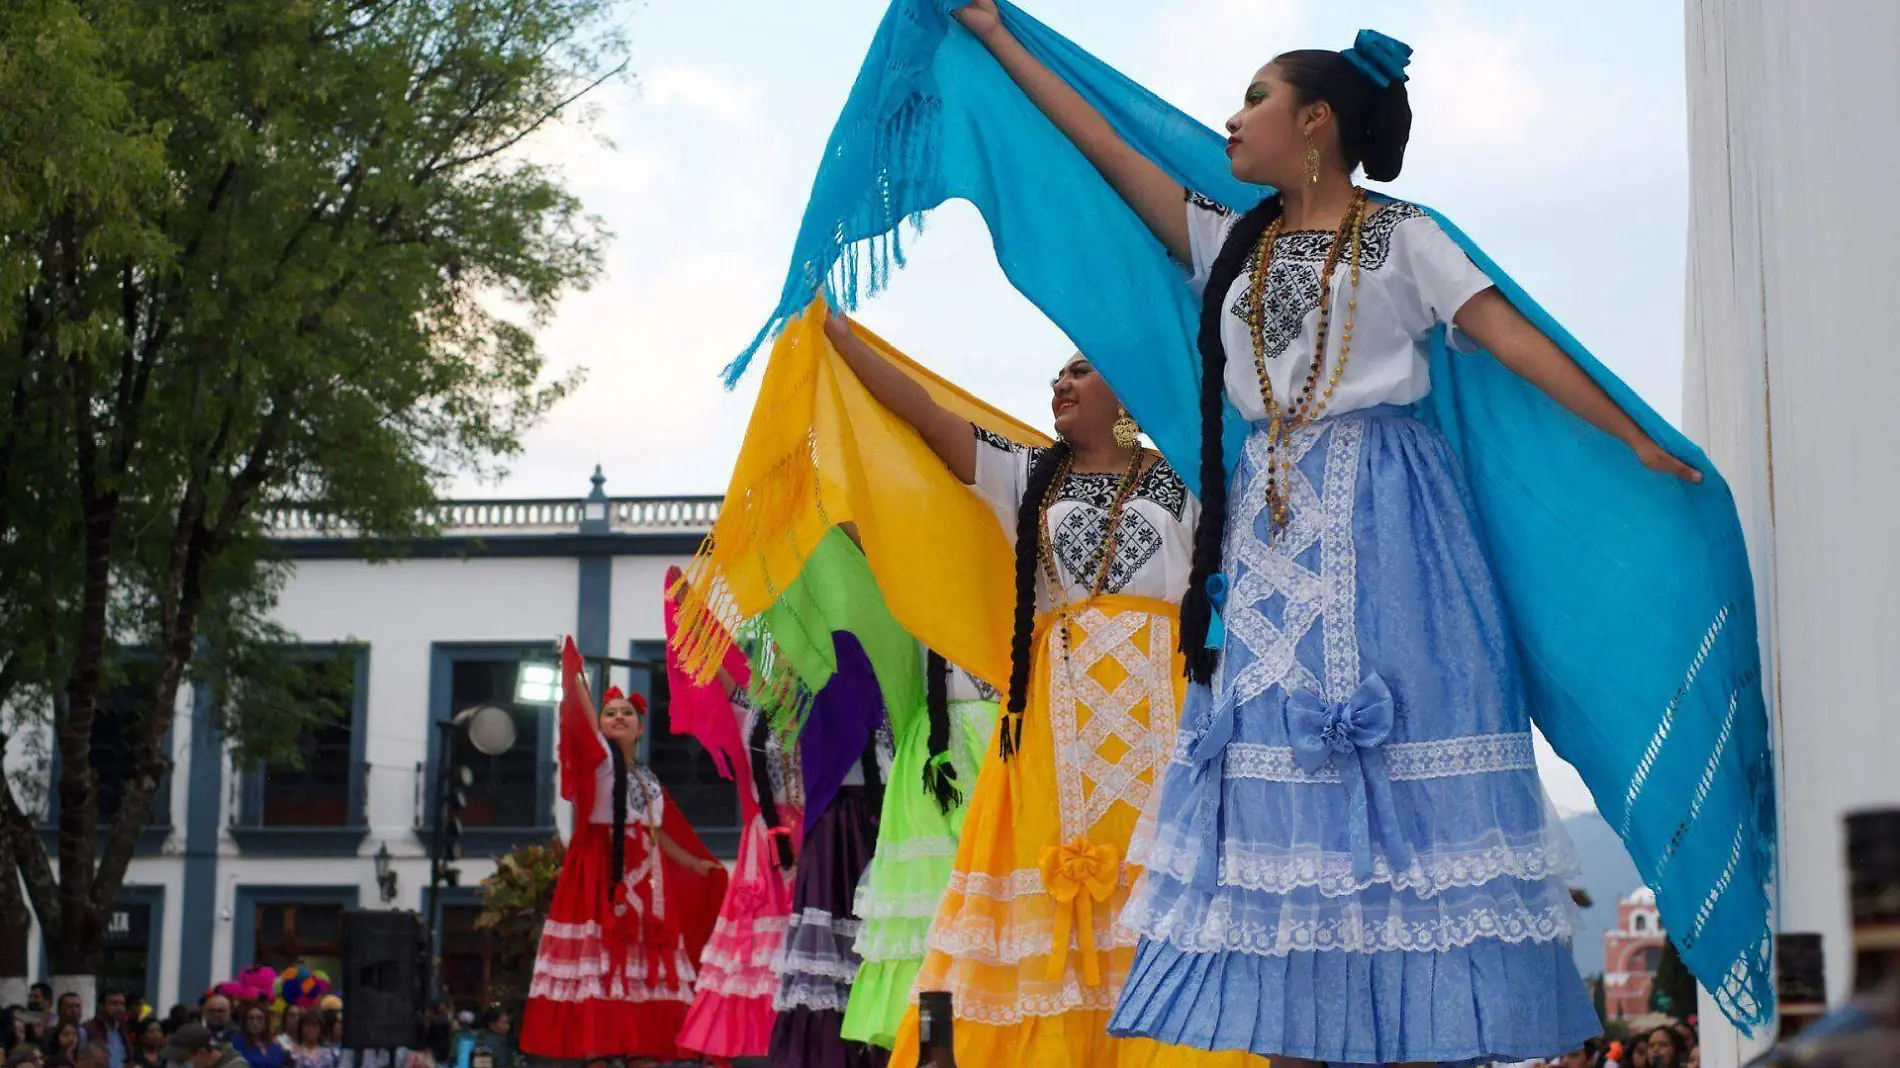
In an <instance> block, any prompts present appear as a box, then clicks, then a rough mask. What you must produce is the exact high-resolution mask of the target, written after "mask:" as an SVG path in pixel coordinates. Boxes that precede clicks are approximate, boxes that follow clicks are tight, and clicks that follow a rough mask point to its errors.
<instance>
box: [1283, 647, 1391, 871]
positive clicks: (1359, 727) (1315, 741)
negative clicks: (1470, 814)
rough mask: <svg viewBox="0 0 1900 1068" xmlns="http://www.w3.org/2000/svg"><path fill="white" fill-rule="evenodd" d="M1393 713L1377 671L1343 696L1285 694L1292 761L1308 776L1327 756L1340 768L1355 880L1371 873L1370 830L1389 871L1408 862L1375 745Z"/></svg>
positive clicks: (1383, 736) (1386, 731)
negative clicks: (1327, 699) (1331, 700)
mask: <svg viewBox="0 0 1900 1068" xmlns="http://www.w3.org/2000/svg"><path fill="white" fill-rule="evenodd" d="M1396 715H1397V710H1396V709H1394V707H1393V705H1392V691H1391V690H1390V689H1389V688H1388V687H1387V686H1386V684H1385V680H1384V679H1381V678H1380V677H1379V676H1378V675H1376V674H1374V675H1371V676H1368V677H1367V679H1366V681H1365V682H1363V683H1360V684H1359V689H1358V690H1356V691H1354V693H1353V695H1352V696H1351V697H1348V698H1346V699H1345V700H1344V701H1338V702H1334V703H1332V704H1328V703H1327V702H1325V701H1324V700H1322V699H1321V698H1320V697H1319V695H1317V694H1313V693H1307V692H1304V691H1302V692H1300V693H1295V694H1292V695H1289V696H1288V697H1287V702H1286V720H1287V732H1288V734H1290V735H1291V736H1292V741H1293V760H1294V762H1295V763H1297V764H1298V765H1299V766H1300V767H1301V768H1303V769H1305V770H1306V773H1307V774H1309V775H1313V774H1317V773H1318V772H1319V769H1321V768H1323V767H1325V766H1326V762H1327V761H1328V760H1330V761H1332V762H1333V766H1334V767H1336V768H1338V769H1339V780H1340V783H1341V784H1342V785H1343V786H1345V788H1346V797H1347V799H1348V804H1349V805H1350V806H1351V812H1350V819H1351V821H1352V874H1353V878H1355V879H1362V880H1363V879H1369V878H1371V877H1372V836H1373V834H1374V833H1377V834H1378V836H1379V844H1380V845H1381V846H1382V847H1383V848H1384V849H1385V859H1386V860H1387V861H1388V862H1389V863H1390V864H1391V865H1392V870H1393V871H1395V872H1396V871H1403V870H1405V869H1406V868H1408V867H1411V864H1412V850H1411V847H1410V846H1409V845H1407V844H1406V841H1405V836H1404V835H1403V834H1402V833H1400V829H1399V810H1398V806H1397V805H1395V804H1393V801H1392V780H1391V779H1390V778H1388V777H1387V775H1386V770H1385V754H1384V753H1383V752H1381V751H1380V748H1379V747H1380V746H1382V745H1384V744H1385V740H1386V738H1387V737H1389V736H1390V735H1391V734H1392V726H1393V723H1394V720H1395V718H1396Z"/></svg>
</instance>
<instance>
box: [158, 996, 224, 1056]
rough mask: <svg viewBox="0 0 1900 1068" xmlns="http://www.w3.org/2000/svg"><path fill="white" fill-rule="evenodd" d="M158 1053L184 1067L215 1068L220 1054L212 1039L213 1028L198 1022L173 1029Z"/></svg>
mask: <svg viewBox="0 0 1900 1068" xmlns="http://www.w3.org/2000/svg"><path fill="white" fill-rule="evenodd" d="M227 1008H228V1007H227ZM158 1055H159V1056H160V1057H162V1058H164V1059H165V1060H166V1061H169V1062H171V1063H173V1064H178V1065H183V1066H184V1068H215V1065H216V1064H217V1063H218V1060H219V1056H220V1055H219V1053H218V1046H217V1043H215V1042H213V1041H212V1039H211V1029H210V1028H209V1027H206V1026H205V1025H204V1024H196V1023H188V1024H186V1025H184V1026H183V1027H180V1028H179V1029H178V1030H176V1031H173V1032H172V1036H171V1038H169V1039H166V1040H165V1048H164V1049H162V1050H159V1052H158Z"/></svg>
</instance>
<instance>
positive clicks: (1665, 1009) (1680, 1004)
mask: <svg viewBox="0 0 1900 1068" xmlns="http://www.w3.org/2000/svg"><path fill="white" fill-rule="evenodd" d="M1695 991H1696V982H1695V976H1694V975H1691V974H1690V972H1689V969H1688V967H1687V966H1685V965H1684V964H1683V963H1682V954H1680V953H1677V952H1676V943H1675V940H1674V939H1670V940H1667V941H1665V942H1664V943H1663V950H1662V959H1661V960H1660V961H1658V962H1657V964H1656V979H1655V981H1654V982H1653V983H1651V984H1650V987H1649V1011H1651V1012H1661V1013H1667V1014H1668V1015H1670V1016H1675V1017H1678V1018H1682V1017H1687V1016H1690V1015H1693V1014H1694V1013H1695V1005H1696V992H1695Z"/></svg>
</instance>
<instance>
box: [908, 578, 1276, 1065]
mask: <svg viewBox="0 0 1900 1068" xmlns="http://www.w3.org/2000/svg"><path fill="white" fill-rule="evenodd" d="M1177 621H1178V611H1177V609H1176V607H1175V606H1174V605H1172V604H1168V603H1166V602H1163V601H1156V600H1151V599H1148V598H1143V597H1130V596H1124V595H1117V594H1110V595H1104V596H1101V597H1097V598H1095V599H1093V600H1091V601H1089V602H1086V603H1084V604H1081V605H1076V606H1071V607H1069V608H1067V609H1065V610H1064V611H1063V612H1062V613H1060V614H1059V615H1050V616H1046V617H1044V618H1043V619H1042V620H1041V621H1039V623H1038V626H1037V629H1036V636H1035V646H1034V648H1035V650H1036V659H1035V664H1034V670H1033V671H1032V672H1031V678H1032V682H1031V689H1030V693H1029V700H1028V703H1027V715H1026V716H1025V717H1024V721H1023V727H1022V740H1021V744H1020V747H1019V748H1018V751H1017V752H1016V753H1014V754H1013V755H1012V756H1011V758H1010V759H1009V760H1007V761H1004V760H999V759H995V758H994V756H992V757H991V758H990V759H988V760H985V761H984V764H983V771H982V773H981V774H980V775H979V776H978V777H977V782H976V789H975V791H974V792H973V794H972V795H971V798H970V805H969V809H968V813H967V815H966V817H965V822H964V827H963V837H962V839H961V841H960V843H959V845H958V847H957V860H956V868H955V871H954V873H953V874H952V875H951V877H950V886H949V890H948V891H947V892H946V893H945V894H944V897H943V901H942V903H941V904H939V905H938V907H937V915H936V919H935V920H934V921H933V922H932V924H931V929H930V948H929V952H928V954H927V955H926V956H925V958H924V963H923V967H922V968H921V969H920V970H919V972H918V976H917V989H918V990H947V991H949V992H950V994H951V1001H952V1004H953V1005H954V1007H955V1011H956V1057H957V1063H959V1064H964V1065H971V1066H983V1068H989V1066H997V1068H1001V1066H1004V1065H1034V1066H1035V1068H1165V1066H1176V1065H1179V1066H1188V1065H1192V1066H1195V1068H1217V1066H1218V1068H1226V1066H1233V1068H1240V1066H1243V1065H1245V1066H1249V1068H1259V1066H1262V1065H1265V1064H1266V1061H1265V1060H1264V1059H1263V1058H1260V1057H1255V1056H1251V1055H1248V1054H1242V1053H1207V1052H1203V1051H1201V1050H1193V1049H1187V1048H1185V1047H1178V1046H1164V1045H1161V1044H1159V1043H1156V1042H1154V1041H1152V1040H1148V1039H1119V1038H1113V1037H1110V1035H1109V1034H1108V1030H1107V1028H1108V1017H1109V1013H1110V1011H1111V1010H1112V1009H1113V1008H1114V1005H1115V998H1116V996H1117V995H1118V994H1119V993H1120V992H1121V988H1122V984H1123V983H1124V982H1125V981H1126V980H1127V977H1128V969H1129V965H1130V963H1131V962H1132V960H1133V958H1134V948H1135V942H1136V935H1135V934H1134V932H1132V931H1129V930H1127V929H1126V928H1124V927H1122V926H1121V925H1120V924H1119V923H1117V922H1116V918H1117V917H1118V916H1119V915H1120V914H1121V909H1122V905H1123V904H1124V902H1125V901H1126V900H1127V897H1128V890H1129V886H1130V884H1131V883H1132V882H1133V880H1134V878H1135V877H1136V876H1137V875H1139V874H1140V868H1139V867H1138V866H1137V864H1136V863H1135V861H1134V860H1131V858H1130V847H1131V845H1134V846H1135V847H1136V850H1137V852H1138V850H1139V841H1140V838H1141V835H1139V834H1138V832H1137V827H1138V825H1141V824H1143V823H1145V822H1146V821H1145V820H1144V814H1145V813H1147V812H1148V810H1149V808H1150V802H1151V799H1153V798H1154V797H1155V796H1157V795H1158V793H1159V783H1158V781H1157V776H1158V775H1159V773H1160V772H1161V771H1162V770H1163V769H1165V768H1166V767H1167V765H1168V761H1169V759H1170V758H1171V756H1172V754H1173V750H1174V736H1175V730H1176V727H1177V725H1178V719H1179V709H1180V697H1181V693H1182V672H1181V665H1180V661H1179V657H1178V654H1177V653H1176V650H1175V644H1176V630H1177ZM1007 724H1008V717H1007V716H1006V717H1004V718H1003V719H1002V720H1001V721H999V725H998V729H999V730H1002V729H1005V728H1006V726H1007ZM995 744H996V741H995V739H994V738H992V740H991V745H992V746H994V745H995ZM993 752H994V750H992V753H993ZM1135 859H1139V858H1138V856H1137V858H1135ZM891 1063H893V1064H915V1063H917V1011H916V1009H915V1008H912V1009H911V1011H910V1013H909V1014H907V1015H906V1016H905V1018H904V1022H903V1024H902V1026H901V1027H900V1028H899V1030H898V1035H897V1045H896V1048H895V1049H894V1050H893V1051H892V1056H891Z"/></svg>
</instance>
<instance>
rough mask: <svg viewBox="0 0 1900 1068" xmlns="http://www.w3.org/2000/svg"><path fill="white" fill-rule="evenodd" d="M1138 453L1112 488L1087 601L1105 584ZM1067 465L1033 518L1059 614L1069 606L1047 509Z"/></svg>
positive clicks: (1065, 630)
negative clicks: (1065, 598)
mask: <svg viewBox="0 0 1900 1068" xmlns="http://www.w3.org/2000/svg"><path fill="white" fill-rule="evenodd" d="M1141 455H1142V450H1140V449H1135V450H1133V452H1132V453H1131V454H1130V455H1129V457H1128V469H1127V470H1126V471H1124V472H1122V479H1121V485H1119V486H1117V487H1116V488H1115V499H1114V502H1113V503H1112V504H1110V505H1109V506H1108V529H1107V530H1106V531H1105V532H1103V534H1102V543H1101V545H1100V546H1099V547H1097V549H1096V558H1095V578H1094V580H1093V581H1092V582H1090V583H1089V600H1094V599H1095V598H1097V597H1100V596H1101V595H1102V591H1103V590H1104V589H1106V588H1107V587H1108V573H1109V572H1110V571H1111V570H1112V569H1113V568H1114V566H1115V539H1116V537H1117V535H1119V534H1120V533H1121V525H1122V512H1123V510H1125V509H1126V508H1127V507H1128V498H1129V496H1130V495H1131V494H1132V493H1133V492H1134V490H1135V483H1136V482H1137V481H1139V479H1138V477H1137V476H1139V474H1140V473H1141ZM1070 467H1071V461H1070V459H1069V458H1068V457H1064V458H1063V460H1062V466H1061V467H1060V468H1058V469H1057V470H1056V477H1055V478H1054V479H1051V480H1050V482H1049V488H1048V489H1047V490H1044V491H1043V494H1042V510H1041V512H1040V514H1038V515H1037V517H1036V535H1037V537H1038V538H1039V539H1041V545H1040V549H1041V551H1040V553H1039V554H1038V555H1040V556H1041V557H1042V577H1043V581H1044V582H1046V583H1048V586H1049V603H1050V606H1051V609H1052V610H1053V611H1055V612H1057V613H1061V612H1062V611H1063V610H1064V609H1066V608H1068V607H1069V606H1068V604H1067V603H1066V602H1065V601H1064V599H1063V597H1062V576H1061V575H1060V574H1059V573H1058V572H1057V571H1056V552H1055V542H1054V541H1053V540H1051V538H1050V537H1049V509H1050V508H1052V507H1054V505H1055V503H1056V501H1057V499H1059V498H1060V497H1061V495H1062V484H1063V483H1064V482H1067V481H1068V479H1069V469H1070ZM1068 656H1069V620H1068V616H1067V615H1063V617H1062V658H1063V660H1064V661H1067V660H1068Z"/></svg>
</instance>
